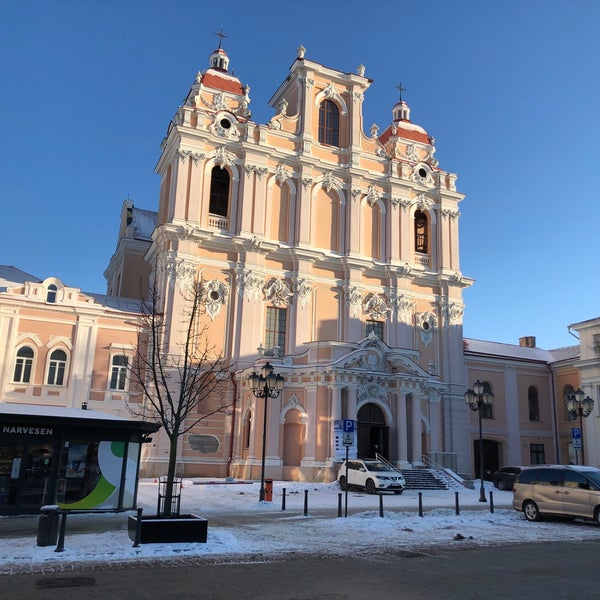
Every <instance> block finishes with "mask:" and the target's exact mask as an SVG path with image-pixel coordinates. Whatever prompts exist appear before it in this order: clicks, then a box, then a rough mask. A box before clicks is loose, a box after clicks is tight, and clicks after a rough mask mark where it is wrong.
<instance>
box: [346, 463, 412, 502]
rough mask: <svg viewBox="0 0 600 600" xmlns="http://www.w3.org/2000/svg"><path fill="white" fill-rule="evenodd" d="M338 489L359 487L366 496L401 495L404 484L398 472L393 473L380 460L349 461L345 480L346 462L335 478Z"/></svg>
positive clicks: (393, 471)
mask: <svg viewBox="0 0 600 600" xmlns="http://www.w3.org/2000/svg"><path fill="white" fill-rule="evenodd" d="M337 480H338V483H339V484H340V487H341V488H342V489H343V490H345V489H346V486H348V487H349V488H350V487H360V488H363V489H364V490H366V492H367V493H368V494H374V493H375V492H377V491H393V492H394V493H395V494H401V493H402V492H403V491H404V487H405V486H406V482H405V481H404V476H403V475H402V473H401V472H400V471H395V470H393V469H391V468H390V467H389V466H387V465H386V464H385V463H383V462H381V461H380V460H349V461H348V479H347V480H346V461H344V462H343V463H342V466H341V467H340V470H339V471H338V477H337Z"/></svg>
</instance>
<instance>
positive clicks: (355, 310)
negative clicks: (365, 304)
mask: <svg viewBox="0 0 600 600" xmlns="http://www.w3.org/2000/svg"><path fill="white" fill-rule="evenodd" d="M362 299H363V290H362V289H360V288H357V287H351V288H349V289H347V290H346V302H348V304H349V305H350V315H351V316H353V317H358V316H360V309H361V306H362Z"/></svg>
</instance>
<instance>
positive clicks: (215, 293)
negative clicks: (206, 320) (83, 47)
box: [201, 279, 229, 321]
mask: <svg viewBox="0 0 600 600" xmlns="http://www.w3.org/2000/svg"><path fill="white" fill-rule="evenodd" d="M228 295H229V288H228V287H227V286H226V285H225V284H224V283H223V282H222V281H219V280H218V279H213V280H211V281H203V282H202V285H201V301H202V303H203V304H204V306H205V307H206V313H207V314H208V316H209V317H210V320H211V321H214V320H215V317H216V316H217V315H218V314H219V313H220V312H221V308H222V306H223V305H224V304H225V302H226V300H227V296H228Z"/></svg>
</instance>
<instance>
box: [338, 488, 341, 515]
mask: <svg viewBox="0 0 600 600" xmlns="http://www.w3.org/2000/svg"><path fill="white" fill-rule="evenodd" d="M341 516H342V492H339V493H338V519H339V518H340V517H341Z"/></svg>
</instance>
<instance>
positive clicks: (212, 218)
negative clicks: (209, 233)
mask: <svg viewBox="0 0 600 600" xmlns="http://www.w3.org/2000/svg"><path fill="white" fill-rule="evenodd" d="M208 226H209V227H210V228H211V229H220V230H221V231H229V219H228V218H227V217H220V216H219V215H208Z"/></svg>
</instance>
